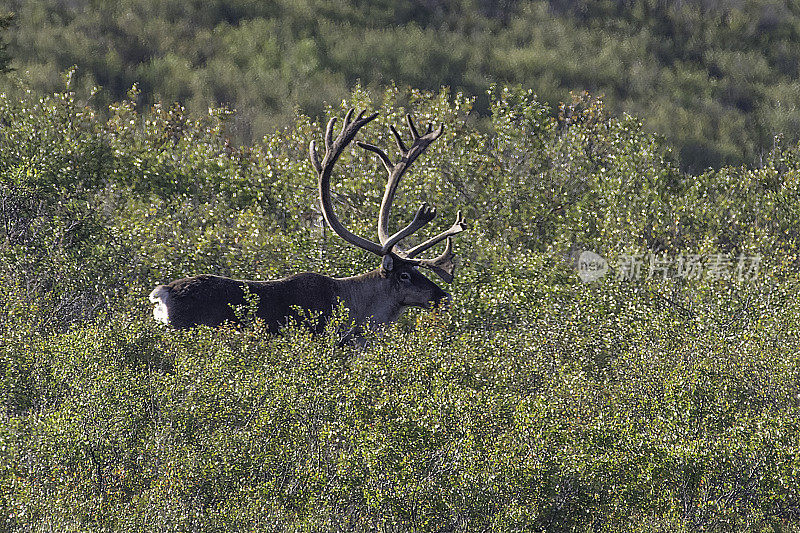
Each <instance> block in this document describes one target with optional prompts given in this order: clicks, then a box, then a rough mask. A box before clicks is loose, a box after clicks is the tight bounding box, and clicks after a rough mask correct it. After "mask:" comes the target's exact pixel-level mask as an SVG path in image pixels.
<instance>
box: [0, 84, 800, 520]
mask: <svg viewBox="0 0 800 533" xmlns="http://www.w3.org/2000/svg"><path fill="white" fill-rule="evenodd" d="M135 98H136V92H135V91H133V92H131V93H130V98H129V99H128V100H126V101H123V102H122V103H119V104H116V105H114V106H111V107H110V108H109V109H108V110H107V113H105V112H104V113H95V112H93V111H91V110H90V109H89V108H88V107H86V106H84V105H81V104H79V103H78V102H77V100H76V98H75V96H74V94H73V93H72V92H70V90H69V88H68V90H67V91H66V92H64V93H59V94H54V95H52V96H50V97H47V98H42V99H39V98H37V97H35V96H33V95H30V96H28V97H27V98H25V99H23V100H14V99H12V98H10V97H3V98H0V124H3V127H2V129H0V162H2V165H1V166H0V186H2V194H3V209H2V212H1V213H0V215H2V217H3V218H2V221H0V222H2V224H0V227H2V229H3V231H4V238H3V239H2V241H1V242H0V251H2V253H0V261H1V262H0V266H1V267H2V270H1V271H0V272H1V273H2V277H0V283H2V291H3V295H4V297H3V299H2V300H0V306H2V311H0V328H1V329H2V339H3V341H2V344H0V404H1V405H2V416H3V424H2V426H0V487H2V490H0V520H2V524H3V526H2V527H3V529H4V530H8V531H30V530H37V531H38V530H51V529H52V530H63V531H87V530H90V531H101V530H103V531H107V530H122V529H127V530H136V531H138V530H142V531H150V530H156V529H158V530H204V531H205V530H220V531H221V530H238V529H248V530H263V531H272V530H278V529H280V530H288V531H309V530H314V531H317V530H322V531H328V530H331V531H333V530H356V531H366V530H380V531H412V530H414V531H439V530H451V531H475V530H496V531H562V530H563V531H566V530H580V531H588V530H592V531H618V530H641V531H651V530H654V529H657V530H666V531H695V530H701V529H703V530H716V531H722V530H725V531H727V530H758V531H760V530H774V531H796V530H797V529H798V527H800V520H799V518H800V495H798V490H797V485H796V483H795V482H794V480H795V479H796V477H797V472H798V469H799V468H800V452H799V450H798V446H797V442H796V440H797V439H796V434H797V432H798V429H799V428H798V420H797V415H796V413H797V411H798V407H799V406H798V400H799V399H800V390H798V384H800V360H798V357H797V356H796V353H797V352H798V346H797V343H798V338H800V335H798V333H799V332H798V328H799V327H800V326H799V325H800V307H799V306H798V304H797V303H796V298H795V297H794V296H795V294H796V292H797V288H798V285H800V280H798V276H797V261H796V256H795V255H793V254H794V250H795V247H796V244H795V237H796V236H795V231H794V229H793V228H794V227H795V226H796V223H795V217H794V212H795V208H794V207H793V206H794V205H795V203H796V201H795V194H796V193H795V189H796V187H795V183H796V181H797V180H796V179H795V177H796V174H797V168H798V166H797V160H798V159H797V149H796V148H790V149H787V150H785V151H783V152H776V153H775V154H773V155H772V156H771V159H770V162H769V164H768V165H765V167H764V168H763V169H760V170H757V171H748V170H744V169H735V168H727V169H723V170H720V171H709V172H706V173H704V174H701V175H699V176H687V175H683V174H681V173H680V172H679V171H678V170H677V163H676V162H675V161H674V158H673V156H672V155H671V153H670V151H669V150H668V149H667V148H665V147H664V146H663V145H661V144H660V142H659V141H658V140H657V139H654V138H653V137H652V136H650V135H648V134H646V133H645V132H644V131H643V128H642V126H641V124H639V123H638V122H637V121H636V120H634V119H632V118H629V117H625V118H622V119H615V118H613V117H610V116H609V115H608V113H607V112H606V110H605V108H604V106H603V103H602V101H600V100H598V99H594V98H591V97H589V96H588V95H579V96H576V98H575V100H574V101H573V102H571V103H570V104H566V105H564V106H563V107H562V108H561V109H559V110H558V112H557V113H555V114H554V113H551V112H550V109H549V108H548V107H547V106H545V105H544V104H542V103H541V102H540V101H539V100H538V99H537V98H535V97H534V95H533V94H532V93H531V92H529V91H526V90H523V89H521V88H515V87H501V86H498V87H496V88H494V89H493V91H492V93H491V94H490V99H491V102H492V106H491V108H492V113H493V115H492V120H491V128H490V129H489V130H488V131H484V130H481V129H478V128H477V127H476V126H475V125H474V124H473V123H472V122H471V120H470V117H471V113H472V111H471V109H472V105H473V100H471V99H469V98H465V97H464V96H462V95H460V94H457V95H451V94H450V93H449V92H447V91H442V92H441V93H439V94H427V93H421V92H418V91H409V92H403V91H400V90H398V89H396V88H392V89H388V90H386V91H384V92H383V93H381V94H376V93H372V92H370V91H367V90H365V89H361V88H359V89H357V90H356V91H354V92H353V93H352V94H350V95H349V97H348V99H347V101H346V102H344V103H343V106H342V109H338V108H337V109H329V110H328V111H327V112H328V114H329V115H331V116H340V115H341V114H342V112H343V109H344V108H345V107H348V106H351V105H352V106H355V107H370V108H377V109H380V110H381V111H382V114H381V117H380V119H378V120H377V121H376V122H375V123H372V124H370V125H369V126H368V127H366V128H365V130H364V132H363V133H362V136H363V137H364V138H368V139H370V140H371V141H373V142H377V143H378V144H380V145H383V146H387V147H388V146H390V134H389V133H388V132H387V126H388V125H389V124H397V123H399V122H400V120H401V117H402V115H403V114H404V112H405V111H413V112H414V114H415V116H417V117H418V118H419V120H420V121H421V122H424V121H427V120H432V121H434V122H437V123H438V122H443V123H444V124H445V134H444V136H443V138H442V139H440V140H439V141H437V143H435V144H434V145H432V146H431V147H430V150H429V153H427V154H426V156H424V157H423V158H421V159H420V160H419V161H418V163H417V164H416V165H415V168H414V169H413V171H412V173H411V174H412V175H410V176H408V177H407V178H406V180H405V181H404V183H403V185H402V186H401V191H400V193H399V195H398V199H397V201H396V203H395V205H396V206H397V208H396V211H397V212H398V213H400V215H399V218H400V219H402V220H405V219H407V218H408V217H409V216H410V214H411V211H410V210H408V211H404V210H403V208H404V206H410V205H417V204H418V203H419V202H422V201H429V202H430V203H434V204H436V205H437V206H438V207H439V211H440V212H441V213H445V214H446V215H445V216H444V218H448V217H449V216H452V215H454V214H455V211H456V209H459V208H463V209H464V212H465V215H466V218H467V220H469V221H470V224H471V228H470V231H469V232H468V233H467V234H465V235H463V236H461V237H459V238H458V240H457V243H456V248H457V252H458V254H459V255H460V257H461V258H462V259H461V263H460V265H459V271H458V274H457V276H456V281H455V282H454V283H453V285H452V286H451V287H450V290H451V291H452V292H453V294H454V296H455V303H454V306H453V308H452V309H451V310H450V311H449V312H446V313H427V312H410V313H408V314H407V315H406V316H405V317H404V318H403V319H402V320H401V321H400V322H399V323H398V324H396V325H394V326H392V327H391V328H388V329H387V330H386V331H383V332H381V333H379V334H370V335H368V336H367V338H366V339H365V341H364V344H365V345H364V346H362V347H352V346H345V347H337V342H338V340H339V336H340V334H339V332H338V329H337V328H338V327H339V325H340V323H339V322H337V321H334V322H333V323H332V324H331V325H330V331H329V332H328V334H326V335H322V336H319V337H311V336H309V335H307V334H306V333H305V332H304V331H299V330H292V329H289V330H286V331H284V332H283V333H282V334H281V335H279V336H269V335H267V334H266V333H265V331H264V330H263V329H262V328H261V326H260V325H259V324H258V323H254V324H252V325H251V326H249V327H247V328H241V329H235V328H216V329H210V328H204V327H201V328H197V329H194V330H190V331H173V330H170V329H165V328H162V327H161V326H160V325H159V324H157V323H155V321H153V320H152V317H151V316H150V310H149V308H148V304H147V302H146V295H147V292H148V291H149V289H150V288H152V286H153V285H154V284H155V283H157V282H161V281H165V280H168V279H170V278H175V277H179V276H183V275H191V274H195V273H200V272H213V273H220V274H226V275H234V276H240V277H251V278H275V277H279V276H281V275H284V274H288V273H292V272H296V271H299V270H305V269H310V270H317V271H320V272H325V273H330V274H336V275H350V274H354V273H357V272H359V271H364V270H367V269H369V268H374V267H375V264H374V263H375V261H374V259H373V258H372V257H367V256H366V255H367V254H364V253H362V252H361V251H359V250H355V249H353V248H352V247H349V246H347V245H345V244H344V243H342V242H340V241H339V240H338V239H336V238H334V237H333V236H331V235H330V232H327V231H324V230H323V229H322V225H321V222H320V217H319V213H318V212H316V211H315V208H314V206H315V202H316V182H315V179H314V174H313V171H312V170H311V167H310V165H309V164H308V163H307V162H306V154H305V147H307V146H308V142H309V141H310V140H311V139H312V138H319V137H320V136H321V134H322V133H321V124H319V123H317V122H315V121H312V120H310V119H309V118H307V117H304V116H302V115H298V116H297V117H296V119H295V122H294V124H293V126H291V127H289V128H286V129H285V130H283V131H281V132H280V133H279V134H275V135H274V136H271V137H268V138H266V139H265V140H264V143H263V144H260V145H258V146H254V147H253V148H240V147H235V146H233V145H231V144H230V143H229V142H227V140H226V127H227V125H228V124H229V122H228V121H229V120H230V119H229V114H228V113H226V112H225V111H223V110H212V112H211V113H210V114H209V115H208V116H207V117H204V118H202V119H195V118H191V117H190V116H189V115H187V114H186V112H185V111H184V110H183V108H181V107H180V106H179V105H173V106H164V105H157V106H155V107H154V108H153V109H152V110H151V111H150V112H149V113H148V114H146V115H141V114H139V113H138V112H137V111H136V109H135V106H134V104H133V100H134V99H135ZM379 167H380V165H379V164H377V163H376V162H375V161H374V160H373V159H372V158H371V157H369V154H367V153H363V152H362V151H360V150H358V149H356V148H353V149H352V150H348V151H347V152H346V153H345V154H344V155H343V157H342V161H341V164H340V165H339V167H338V169H337V173H336V177H335V183H334V185H333V187H334V190H335V192H336V194H335V198H336V201H337V202H339V204H338V205H337V208H338V212H339V214H340V216H341V217H342V219H343V220H344V221H345V223H346V224H347V225H348V226H349V227H352V228H353V229H354V230H356V231H357V232H359V233H362V234H365V235H369V234H372V233H373V232H374V231H375V229H374V228H375V213H376V212H377V208H378V205H379V202H380V195H381V190H380V189H381V184H382V183H383V180H384V179H385V178H384V175H383V170H382V169H381V168H379ZM402 220H400V221H398V222H397V224H398V225H400V224H402ZM437 222H438V223H439V224H441V225H442V226H444V225H449V223H450V221H449V220H444V221H437ZM586 249H593V250H595V251H596V252H598V253H601V254H603V255H604V256H605V257H606V258H607V259H608V260H609V261H610V263H611V264H612V265H617V263H618V260H619V259H620V258H621V257H623V256H625V255H626V254H637V253H641V254H649V253H658V254H664V253H666V254H671V255H673V256H677V255H680V254H698V255H704V254H705V255H704V257H705V258H706V259H707V258H708V257H709V256H710V254H728V255H726V257H728V256H730V257H737V256H738V254H740V253H745V254H749V255H760V256H761V257H762V265H761V271H760V274H759V275H758V276H756V277H754V278H753V279H745V280H737V279H735V277H734V278H732V279H712V278H710V277H707V276H700V277H698V278H697V279H693V278H673V279H660V278H659V277H651V278H650V279H646V278H647V277H648V276H642V278H641V279H638V280H632V281H626V280H622V279H617V278H618V276H617V274H618V273H619V270H618V268H617V267H616V266H615V268H613V269H612V270H611V271H610V273H609V275H608V276H607V277H606V278H605V279H602V280H600V281H596V282H594V283H587V284H582V283H580V281H579V280H578V277H577V276H576V274H575V271H574V268H573V261H574V258H575V254H576V253H577V252H579V251H581V250H586ZM340 319H341V320H344V317H340Z"/></svg>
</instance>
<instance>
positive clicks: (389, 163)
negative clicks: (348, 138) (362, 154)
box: [356, 141, 394, 172]
mask: <svg viewBox="0 0 800 533" xmlns="http://www.w3.org/2000/svg"><path fill="white" fill-rule="evenodd" d="M356 144H357V145H358V146H360V147H361V148H363V149H364V150H369V151H370V152H375V154H377V155H378V157H379V158H380V160H381V161H382V162H383V166H384V167H385V168H386V171H387V172H391V171H392V168H394V163H392V160H391V159H389V156H388V155H386V152H384V151H383V150H381V149H380V148H378V147H377V146H375V145H374V144H369V143H365V142H362V141H356Z"/></svg>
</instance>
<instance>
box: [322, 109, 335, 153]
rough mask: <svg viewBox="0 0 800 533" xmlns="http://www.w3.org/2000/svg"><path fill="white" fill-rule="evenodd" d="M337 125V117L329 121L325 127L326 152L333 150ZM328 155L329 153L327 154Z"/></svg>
mask: <svg viewBox="0 0 800 533" xmlns="http://www.w3.org/2000/svg"><path fill="white" fill-rule="evenodd" d="M335 124H336V117H331V119H330V120H329V121H328V125H327V126H326V127H325V151H326V152H327V151H328V150H330V149H331V146H332V145H333V126H334V125H335ZM325 155H326V156H327V155H328V154H327V153H326V154H325Z"/></svg>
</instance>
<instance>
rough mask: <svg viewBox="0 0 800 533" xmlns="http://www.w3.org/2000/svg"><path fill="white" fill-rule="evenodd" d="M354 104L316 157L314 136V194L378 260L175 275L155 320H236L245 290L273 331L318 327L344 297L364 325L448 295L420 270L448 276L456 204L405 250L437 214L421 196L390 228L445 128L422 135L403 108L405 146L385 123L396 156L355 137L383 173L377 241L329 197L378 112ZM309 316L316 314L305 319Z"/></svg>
mask: <svg viewBox="0 0 800 533" xmlns="http://www.w3.org/2000/svg"><path fill="white" fill-rule="evenodd" d="M353 111H354V110H353V109H351V110H350V111H348V113H347V115H346V116H345V118H344V123H343V125H342V129H341V131H340V132H339V134H338V136H336V138H334V137H333V134H334V125H335V123H336V119H335V118H332V119H331V120H330V121H329V122H328V125H327V128H326V129H325V156H324V157H323V158H322V161H320V159H319V156H318V155H317V149H316V144H315V142H314V141H311V145H310V146H309V153H310V159H311V164H312V166H313V167H314V170H315V171H316V172H317V175H318V178H319V198H320V204H321V206H322V213H323V216H324V218H325V221H326V222H327V224H328V225H329V226H330V227H331V229H332V230H333V231H334V232H335V233H336V234H337V235H339V237H341V238H342V239H344V240H345V241H347V242H348V243H350V244H353V245H355V246H357V247H359V248H362V249H364V250H366V251H368V252H372V253H373V254H375V255H377V256H378V257H380V258H381V263H380V266H379V267H378V268H377V269H375V270H372V271H370V272H367V273H365V274H360V275H357V276H351V277H346V278H332V277H328V276H324V275H321V274H315V273H311V272H304V273H301V274H295V275H293V276H289V277H287V278H283V279H279V280H274V281H248V280H239V279H231V278H226V277H222V276H214V275H209V274H202V275H199V276H193V277H189V278H183V279H178V280H175V281H173V282H171V283H168V284H166V285H159V286H157V287H156V288H155V289H154V290H153V291H152V292H151V293H150V301H151V302H152V303H153V304H154V309H153V315H154V317H155V318H156V320H159V321H161V322H164V323H166V324H169V325H171V326H173V327H175V328H179V329H181V328H189V327H193V326H197V325H208V326H217V325H221V324H223V323H225V322H232V323H236V322H238V321H239V317H237V313H236V308H237V306H243V305H247V297H246V295H247V294H248V293H249V294H251V295H254V296H255V297H256V298H255V300H256V304H255V315H256V317H258V318H260V319H262V320H263V321H264V323H265V324H266V326H267V327H268V328H269V330H270V331H272V332H276V331H277V330H278V329H279V328H280V327H282V326H284V325H286V324H287V323H288V322H289V321H295V322H298V323H303V324H306V325H307V326H308V327H310V328H311V329H312V330H313V331H314V332H316V333H319V332H321V330H322V329H323V328H324V327H325V323H326V322H327V320H328V319H329V318H330V317H331V315H332V313H333V311H334V309H336V308H337V307H338V306H339V304H340V303H342V304H344V306H345V307H346V308H347V310H348V312H349V316H350V319H351V320H353V321H354V322H355V323H356V324H357V325H364V324H369V325H370V326H371V327H376V326H379V325H382V324H388V323H391V322H393V321H395V320H397V318H398V317H399V316H400V315H401V314H402V313H403V311H404V310H405V309H406V308H408V307H422V308H427V309H429V308H431V307H434V306H438V305H442V304H446V303H448V302H449V301H450V295H449V294H448V293H447V292H445V291H444V290H442V288H441V287H439V286H438V285H437V284H436V283H434V282H432V281H431V280H430V279H428V278H427V277H425V276H424V275H423V274H422V273H421V272H420V271H419V269H418V268H419V267H423V268H426V269H429V270H431V271H432V272H434V273H435V274H437V275H438V276H439V277H440V278H442V279H443V280H444V281H446V282H448V283H450V282H451V281H452V280H453V272H454V263H453V259H454V254H453V244H452V239H451V237H452V236H454V235H456V234H458V233H460V232H462V231H464V230H465V229H466V226H465V224H464V219H463V217H462V214H461V211H459V212H458V214H457V215H456V220H455V222H454V223H453V225H452V226H451V227H450V228H448V229H447V230H445V231H443V232H441V233H440V234H438V235H436V236H435V237H433V238H431V239H428V240H426V241H425V242H422V243H421V244H418V245H416V246H414V247H412V248H410V249H407V250H406V249H403V248H401V246H400V242H401V241H402V240H403V239H406V238H407V237H409V236H411V235H412V234H414V233H415V232H417V231H418V230H420V229H421V228H422V227H423V226H425V225H426V224H428V223H429V222H431V221H432V220H433V219H434V217H435V216H436V210H435V209H434V208H432V207H430V206H428V205H427V204H425V203H423V204H422V205H421V206H420V207H419V209H417V211H416V213H415V214H414V218H413V219H412V221H411V222H410V223H409V224H408V225H407V226H406V227H404V228H402V229H400V230H399V231H397V232H396V233H394V234H391V235H390V234H389V212H390V210H391V208H392V201H393V200H394V197H395V193H396V192H397V186H398V184H399V183H400V178H401V177H402V176H403V174H404V173H405V171H406V170H407V169H408V168H409V167H410V166H411V165H412V164H413V163H414V161H415V160H416V159H417V158H418V157H419V156H420V154H422V153H423V152H424V151H425V149H426V148H427V147H428V145H430V144H431V143H432V142H433V141H435V140H436V139H438V138H439V137H440V136H441V135H442V132H443V131H444V126H443V125H440V126H439V127H438V128H437V129H436V130H434V129H433V126H432V125H431V124H428V127H427V131H425V132H424V134H423V135H420V133H419V131H418V130H417V127H416V125H415V124H414V121H413V120H412V118H411V116H410V115H406V121H407V122H408V128H409V131H410V134H411V138H412V143H411V146H410V147H407V146H406V143H405V141H403V138H402V137H401V135H400V134H399V133H398V132H397V130H396V129H395V128H394V127H393V126H390V130H391V132H392V134H393V135H394V138H395V141H396V142H397V147H398V149H399V150H400V159H399V160H398V161H397V163H393V162H392V160H391V159H390V157H389V156H388V155H387V154H386V153H385V152H384V151H383V150H382V149H381V148H379V147H377V146H375V145H372V144H368V143H365V142H361V141H356V144H357V145H358V146H360V147H361V148H363V149H365V150H367V151H370V152H372V153H374V154H375V155H376V156H377V157H378V159H380V161H381V162H382V163H383V165H384V167H386V171H387V173H388V180H387V183H386V189H385V192H384V194H383V200H382V201H381V206H380V211H379V213H378V238H379V242H378V243H376V242H373V241H371V240H368V239H365V238H363V237H360V236H358V235H355V234H353V233H352V232H350V231H349V230H348V229H347V228H345V227H344V226H343V225H342V223H341V222H340V221H339V219H338V217H337V216H336V213H335V211H334V209H333V203H332V202H331V189H330V181H331V174H332V172H333V167H334V165H335V164H336V161H337V160H338V159H339V156H340V155H341V154H342V152H343V151H344V149H345V148H346V147H347V146H348V145H349V144H350V143H351V142H352V141H353V139H354V138H355V136H356V134H357V133H358V131H359V130H360V129H361V128H362V127H363V126H364V125H365V124H367V123H369V122H370V121H372V120H373V119H375V117H377V116H378V114H377V113H374V114H371V115H369V116H364V113H365V111H362V112H361V113H359V114H358V116H356V117H355V118H353V114H354V113H353ZM444 240H446V241H447V242H446V245H445V249H444V252H443V253H442V254H441V255H439V256H438V257H435V258H432V259H422V258H420V257H418V256H419V255H420V254H421V253H422V252H424V251H426V250H428V249H430V248H431V247H433V246H435V245H436V244H438V243H440V242H442V241H444ZM312 317H316V319H314V320H309V318H312Z"/></svg>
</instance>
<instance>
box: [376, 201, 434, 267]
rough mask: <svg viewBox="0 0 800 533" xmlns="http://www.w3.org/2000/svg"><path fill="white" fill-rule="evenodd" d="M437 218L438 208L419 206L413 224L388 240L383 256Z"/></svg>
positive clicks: (424, 204) (384, 245) (425, 205)
mask: <svg viewBox="0 0 800 533" xmlns="http://www.w3.org/2000/svg"><path fill="white" fill-rule="evenodd" d="M435 217H436V208H435V207H430V206H428V204H427V203H423V204H422V205H421V206H419V209H417V212H416V214H415V215H414V219H413V220H412V221H411V223H410V224H409V225H408V226H406V227H405V228H403V229H401V230H400V231H398V232H397V233H395V234H394V235H392V236H391V237H389V239H387V241H386V242H385V243H383V248H382V249H381V251H382V252H383V254H384V255H385V254H388V253H389V252H391V251H392V248H393V247H394V246H395V245H396V244H397V243H398V242H400V241H402V240H403V239H405V238H406V237H408V236H409V235H411V234H413V233H414V232H416V231H417V230H419V229H420V228H422V227H423V226H425V224H427V223H428V222H430V221H431V220H433V219H434V218H435Z"/></svg>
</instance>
